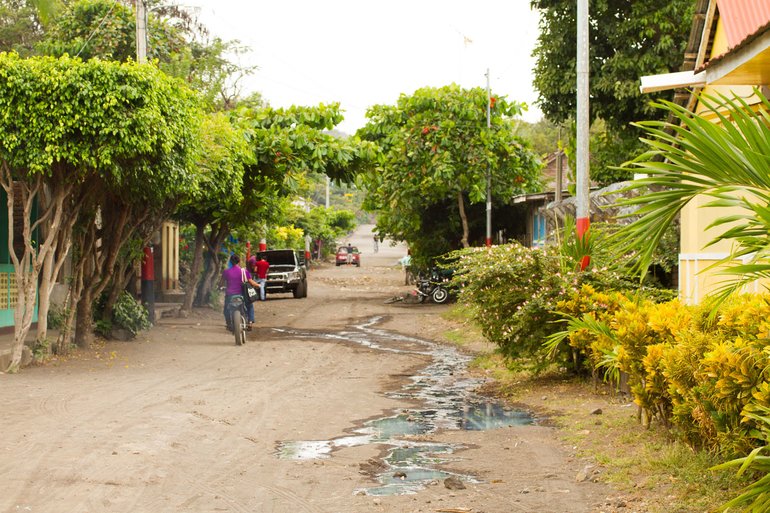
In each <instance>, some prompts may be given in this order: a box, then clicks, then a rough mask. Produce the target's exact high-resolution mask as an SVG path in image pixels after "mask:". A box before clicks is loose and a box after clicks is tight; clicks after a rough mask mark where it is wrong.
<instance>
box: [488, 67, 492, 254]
mask: <svg viewBox="0 0 770 513" xmlns="http://www.w3.org/2000/svg"><path fill="white" fill-rule="evenodd" d="M491 128H492V95H491V93H490V92H489V68H487V130H489V129H491ZM487 247H488V248H490V247H492V172H491V170H490V169H489V164H487Z"/></svg>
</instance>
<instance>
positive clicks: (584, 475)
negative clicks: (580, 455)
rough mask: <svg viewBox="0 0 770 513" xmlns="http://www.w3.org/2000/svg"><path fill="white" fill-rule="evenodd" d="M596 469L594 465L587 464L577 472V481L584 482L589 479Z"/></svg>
mask: <svg viewBox="0 0 770 513" xmlns="http://www.w3.org/2000/svg"><path fill="white" fill-rule="evenodd" d="M593 470H594V467H593V466H592V465H586V466H585V467H584V468H583V470H581V471H580V472H578V473H577V475H576V476H575V481H577V482H578V483H584V482H586V481H588V479H589V478H590V477H591V474H592V472H593Z"/></svg>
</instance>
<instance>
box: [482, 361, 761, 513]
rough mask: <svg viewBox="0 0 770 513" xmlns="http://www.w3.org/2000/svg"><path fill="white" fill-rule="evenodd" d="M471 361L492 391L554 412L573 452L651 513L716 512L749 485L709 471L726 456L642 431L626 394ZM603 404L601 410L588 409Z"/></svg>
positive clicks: (555, 373)
mask: <svg viewBox="0 0 770 513" xmlns="http://www.w3.org/2000/svg"><path fill="white" fill-rule="evenodd" d="M472 365H473V367H474V368H476V369H479V370H481V371H483V372H484V373H485V374H487V375H488V376H490V377H492V378H494V379H495V382H494V384H492V385H490V387H489V389H490V391H491V392H492V393H494V394H495V395H498V396H500V397H504V398H506V399H508V400H511V401H516V402H523V403H525V404H527V405H529V406H531V407H533V408H534V409H536V410H541V411H544V412H553V415H552V416H549V418H550V424H552V425H555V426H556V427H557V428H558V429H559V433H560V435H561V437H562V439H563V440H564V441H565V442H567V443H568V444H569V445H570V446H571V447H573V448H574V451H575V454H576V455H577V456H578V457H580V458H584V459H586V460H588V461H591V462H593V463H595V464H597V465H599V466H600V468H601V477H600V479H601V480H602V481H605V482H607V483H610V484H612V486H613V487H615V488H617V489H618V490H620V491H621V492H623V493H626V494H628V495H629V496H633V497H637V498H638V499H639V500H641V501H643V502H644V504H645V505H646V509H644V511H648V512H649V513H702V512H705V511H715V510H716V509H717V508H718V507H719V506H720V505H722V504H724V503H725V502H727V501H728V500H730V499H732V498H733V497H736V496H737V495H738V494H739V490H740V489H741V488H742V487H743V486H745V485H746V484H747V482H746V480H745V479H743V480H742V479H739V478H737V477H736V476H735V471H734V470H732V471H730V470H726V471H720V472H714V471H711V470H709V468H710V467H712V466H714V465H716V464H718V463H722V462H723V461H724V460H722V459H720V458H719V457H717V456H715V455H714V454H711V453H709V452H706V451H698V450H693V449H691V448H689V447H687V446H686V445H683V444H681V443H679V442H676V441H674V439H673V437H672V435H671V433H670V432H669V431H668V430H666V429H665V428H663V427H662V426H660V425H658V424H653V425H652V426H651V427H650V428H649V429H645V428H644V427H643V426H642V425H641V424H640V423H639V421H638V420H637V407H636V405H634V404H633V403H632V402H631V399H630V398H628V397H626V396H613V395H612V394H610V393H609V392H608V391H607V389H605V388H604V387H603V386H601V385H599V386H598V387H596V386H594V384H592V383H588V382H586V381H585V380H583V379H579V378H570V377H566V376H565V375H564V374H563V373H562V372H560V371H559V369H553V370H550V371H546V372H542V373H540V374H537V375H533V374H531V373H529V372H527V371H523V370H521V369H520V368H512V366H510V365H508V364H507V363H506V361H505V359H504V358H503V357H502V356H501V355H499V354H496V353H486V354H482V355H479V356H478V357H477V358H476V359H475V360H474V361H473V363H472ZM597 406H598V407H601V409H602V414H600V415H594V414H592V413H591V412H592V411H593V410H595V409H596V408H597Z"/></svg>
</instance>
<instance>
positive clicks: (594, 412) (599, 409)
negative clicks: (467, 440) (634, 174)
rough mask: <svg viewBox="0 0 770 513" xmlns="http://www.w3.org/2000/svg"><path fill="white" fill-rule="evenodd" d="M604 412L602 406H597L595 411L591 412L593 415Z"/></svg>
mask: <svg viewBox="0 0 770 513" xmlns="http://www.w3.org/2000/svg"><path fill="white" fill-rule="evenodd" d="M602 413H604V412H603V411H602V409H601V408H596V409H595V410H594V411H592V412H591V415H601V414H602Z"/></svg>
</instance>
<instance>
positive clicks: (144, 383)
mask: <svg viewBox="0 0 770 513" xmlns="http://www.w3.org/2000/svg"><path fill="white" fill-rule="evenodd" d="M228 356H229V355H228V354H227V353H224V352H223V353H222V354H220V355H218V356H217V357H215V358H213V359H208V360H206V361H201V362H199V363H198V364H197V365H194V366H192V367H190V368H189V369H187V370H188V372H186V373H185V374H181V375H180V374H169V375H167V376H165V377H164V376H158V375H153V376H152V377H153V379H150V380H148V379H147V375H146V374H145V373H142V375H140V376H136V377H134V378H132V379H129V380H124V381H123V382H122V385H123V386H121V388H120V389H117V388H116V390H125V392H122V393H121V395H119V396H118V397H116V398H114V399H113V400H112V404H115V405H126V404H134V406H133V407H129V408H128V409H122V410H120V411H119V412H117V411H116V412H114V413H113V414H114V415H115V416H116V418H115V420H116V421H117V422H116V427H115V428H112V429H107V431H108V432H107V433H106V434H105V442H103V443H107V442H106V438H107V436H106V435H108V434H115V433H117V432H120V431H125V430H127V429H128V428H129V427H130V425H126V424H125V423H121V422H120V419H126V418H132V417H134V416H137V413H139V412H140V411H141V410H142V409H143V408H144V406H145V405H146V402H145V401H143V400H142V398H143V397H146V396H149V395H151V394H152V393H153V392H155V391H156V390H158V389H160V388H161V387H165V388H169V387H172V388H174V389H175V390H178V389H180V388H184V387H185V386H194V385H195V382H194V381H193V380H194V378H195V376H196V375H197V373H198V372H199V371H202V370H203V369H205V368H207V367H209V366H212V365H215V364H216V363H218V362H220V361H222V360H225V359H226V358H228ZM175 384H176V385H175ZM131 385H136V389H134V388H133V387H132V386H131ZM69 397H70V398H71V397H72V395H71V394H70V395H69ZM48 401H50V399H48V400H47V401H43V404H47V402H48ZM66 409H67V411H68V413H69V416H71V417H73V418H77V419H78V420H77V421H76V422H74V423H73V424H68V425H64V426H61V429H58V430H55V429H54V430H49V429H47V430H45V439H46V442H45V443H44V442H41V441H37V440H35V441H33V440H30V442H28V443H27V446H26V447H25V448H23V451H24V453H25V454H26V455H27V456H29V455H30V454H32V452H31V451H34V453H35V454H37V455H39V456H38V457H37V458H32V459H30V458H23V459H21V461H24V467H25V468H24V470H23V471H24V472H26V474H27V477H25V478H19V479H24V483H23V485H21V486H19V487H18V488H16V487H14V488H12V490H14V492H15V493H13V492H12V493H10V494H6V495H5V496H4V499H5V500H7V501H8V504H7V506H6V507H7V508H8V510H10V509H11V508H12V507H13V505H15V504H20V503H23V502H24V500H25V498H26V497H36V498H37V500H38V501H40V500H41V498H42V501H43V502H44V503H52V504H53V503H56V501H55V498H53V497H51V494H52V492H51V491H50V490H49V489H48V487H47V485H46V481H47V480H48V479H49V477H48V476H47V474H46V470H47V469H48V466H47V464H46V463H47V462H49V461H52V460H55V458H56V454H57V452H58V450H57V449H53V450H51V448H52V447H57V446H58V447H59V448H62V447H63V446H64V445H66V444H67V442H68V439H69V437H70V433H72V432H82V431H84V430H86V429H88V428H90V427H91V426H93V425H99V424H102V425H109V424H110V423H111V422H110V420H112V419H104V416H105V412H104V411H98V410H94V411H92V412H91V413H90V414H89V415H84V413H85V411H80V410H77V411H74V412H73V411H70V408H69V406H68V407H67V408H66ZM41 411H42V410H41ZM99 419H101V420H102V422H101V423H99V422H97V421H98V420H99ZM63 420H67V419H61V418H59V417H58V416H57V415H54V416H53V417H51V416H48V417H47V418H46V423H47V424H54V425H55V424H60V423H61V421H63ZM105 420H106V422H105ZM52 433H55V434H56V435H57V436H56V437H51V434H52ZM35 436H36V438H42V437H43V435H42V434H41V433H37V434H35ZM94 437H95V435H94ZM25 454H21V455H19V456H24V455H25ZM95 454H97V453H91V454H89V455H88V456H86V457H85V458H83V459H81V460H80V461H79V462H78V465H77V467H76V469H75V472H79V473H81V474H82V473H83V472H84V471H85V470H87V469H90V470H91V471H92V472H93V473H94V474H96V475H104V474H105V471H109V470H112V471H114V472H116V473H118V471H119V470H120V465H119V464H116V465H115V467H114V468H112V467H111V466H110V465H109V463H108V461H109V460H108V461H107V462H105V461H103V459H102V456H101V455H100V456H98V458H99V459H97V460H96V461H94V456H95ZM19 460H20V459H19V458H18V457H17V456H16V455H14V458H9V459H7V460H6V461H7V463H6V464H5V465H3V466H2V467H0V477H2V476H4V475H11V474H14V475H17V476H18V475H20V473H21V471H20V469H19V463H18V461H19ZM105 464H106V466H105ZM68 473H69V474H71V471H69V472H68ZM72 486H73V487H74V488H75V489H74V490H72V493H73V494H76V495H79V494H81V493H85V492H86V490H87V487H88V481H87V479H86V478H73V479H72ZM84 496H87V493H86V494H85V495H84ZM46 498H47V499H46Z"/></svg>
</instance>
